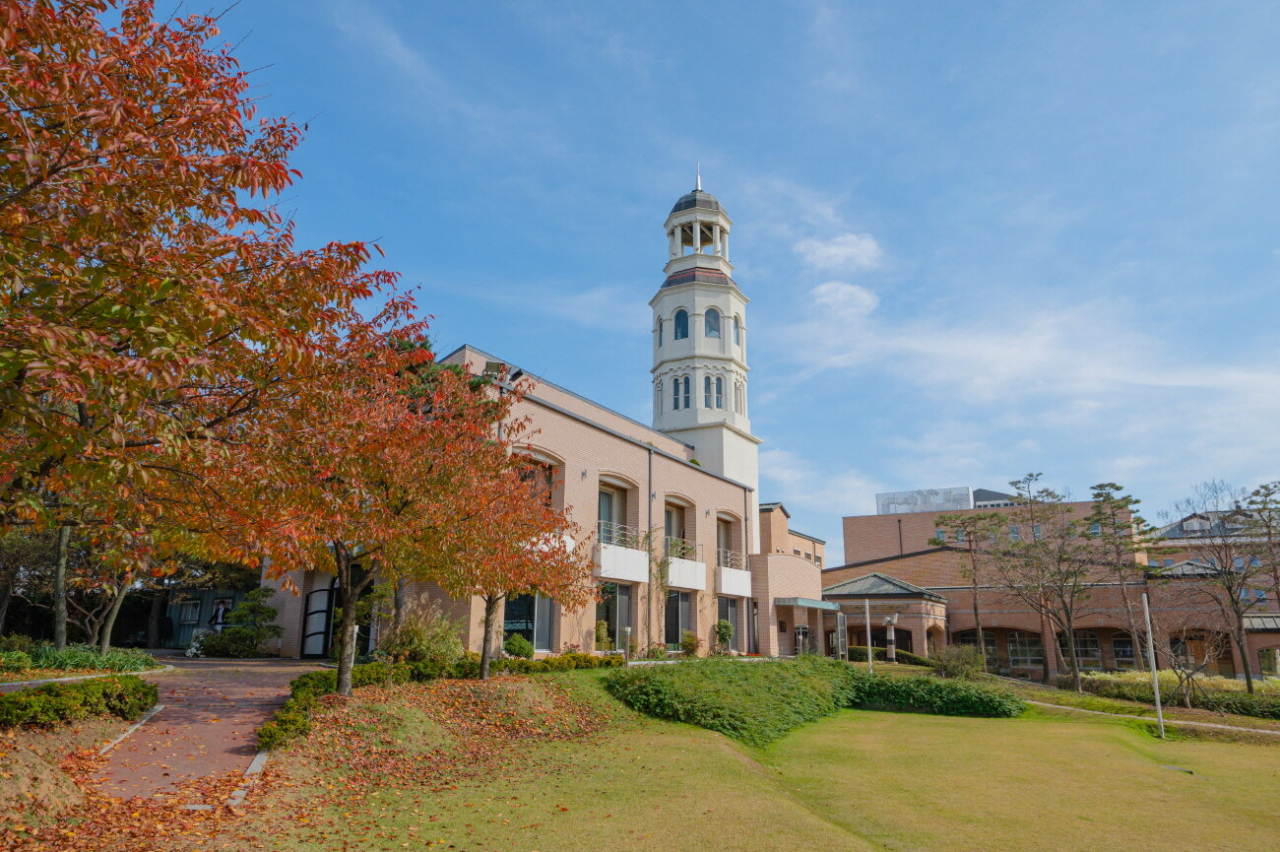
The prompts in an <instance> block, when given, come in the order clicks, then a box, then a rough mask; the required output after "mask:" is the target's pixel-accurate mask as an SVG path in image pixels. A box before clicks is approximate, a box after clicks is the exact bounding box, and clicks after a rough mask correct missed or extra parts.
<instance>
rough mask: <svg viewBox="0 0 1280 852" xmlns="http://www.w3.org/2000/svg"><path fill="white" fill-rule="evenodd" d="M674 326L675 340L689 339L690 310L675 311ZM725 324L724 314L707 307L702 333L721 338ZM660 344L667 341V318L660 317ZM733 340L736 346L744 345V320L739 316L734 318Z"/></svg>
mask: <svg viewBox="0 0 1280 852" xmlns="http://www.w3.org/2000/svg"><path fill="white" fill-rule="evenodd" d="M671 322H672V325H674V328H673V329H672V332H671V337H672V339H673V340H687V339H688V337H689V312H688V311H686V310H685V309H684V308H681V309H680V310H678V311H676V312H675V315H674V316H673V317H672V318H671ZM723 325H724V317H723V315H722V314H721V313H720V312H719V311H718V310H716V309H715V308H707V312H706V313H705V314H703V316H702V334H703V336H704V337H711V338H716V339H719V338H720V337H722V336H723V332H722V326H723ZM657 331H658V345H659V346H662V345H663V344H664V343H665V342H666V320H664V319H662V318H659V319H658V329H657ZM733 342H734V345H736V346H741V345H742V320H741V319H740V318H739V317H736V316H735V317H734V318H733Z"/></svg>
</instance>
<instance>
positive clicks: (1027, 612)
mask: <svg viewBox="0 0 1280 852" xmlns="http://www.w3.org/2000/svg"><path fill="white" fill-rule="evenodd" d="M944 491H945V492H956V491H967V489H933V490H931V491H929V492H917V493H919V494H922V495H931V496H925V497H921V498H919V499H915V500H907V499H905V498H902V496H901V495H895V496H897V497H899V499H898V500H897V501H896V502H890V504H889V505H892V506H895V507H903V506H907V507H910V508H909V510H903V509H902V508H898V509H896V510H895V511H893V513H890V514H876V515H863V516H854V517H846V518H844V519H843V532H844V546H845V554H846V558H847V560H848V561H847V563H846V564H844V565H840V566H834V567H829V568H827V569H825V570H824V571H823V577H822V585H823V589H824V592H823V595H824V598H825V599H829V600H834V599H837V598H840V599H844V600H848V598H849V593H850V591H851V589H852V588H853V586H854V585H856V582H857V581H858V580H860V579H862V580H863V581H864V582H865V578H868V577H882V578H884V579H886V580H888V581H891V582H895V583H899V584H901V585H902V586H904V587H911V588H915V589H917V590H918V592H919V593H923V592H928V593H930V594H932V595H936V596H938V597H939V598H941V599H942V600H943V601H945V604H944V606H945V619H944V620H945V628H944V632H945V641H948V642H969V643H976V629H975V628H976V621H975V618H974V614H973V608H974V606H973V605H974V591H973V588H972V584H971V581H970V579H969V577H968V576H967V574H966V566H967V550H966V545H965V544H964V543H963V542H957V541H955V540H954V536H952V537H950V538H949V539H948V538H946V537H945V535H944V534H943V531H942V530H940V529H939V527H938V518H939V517H940V516H941V515H974V514H979V513H996V514H1003V515H1011V513H1013V512H1015V511H1016V506H1015V505H1013V499H1014V498H1012V497H1011V496H1010V495H1002V494H1000V493H999V492H992V491H985V490H983V489H976V490H974V491H973V492H972V497H971V498H970V499H969V502H968V505H967V506H966V505H965V501H964V500H963V499H961V500H951V501H947V500H945V499H940V498H938V494H939V492H944ZM906 493H907V494H910V493H912V492H906ZM879 496H880V497H884V496H889V495H879ZM947 496H954V495H948V494H943V495H942V497H944V498H945V497H947ZM878 505H881V506H883V505H884V504H883V503H882V502H879V501H878ZM1068 506H1069V508H1070V509H1071V511H1072V516H1073V517H1076V518H1084V517H1085V516H1087V515H1088V514H1089V513H1090V512H1091V511H1092V504H1091V503H1087V502H1076V503H1070V504H1068ZM1015 521H1016V519H1013V518H1011V519H1010V522H1009V523H1008V524H1007V525H1006V526H1005V527H1004V529H1003V530H1002V531H1001V534H1002V535H1004V536H1007V537H1009V538H1013V539H1017V538H1018V537H1024V538H1028V539H1029V538H1030V537H1032V536H1034V535H1035V534H1036V531H1035V530H1028V529H1021V528H1019V525H1018V524H1017V523H1016V522H1015ZM1188 522H1189V523H1190V525H1191V527H1192V528H1193V530H1192V531H1191V532H1188V531H1187V530H1186V529H1185V528H1184V525H1185V524H1186V523H1188ZM1215 523H1217V522H1216V521H1215ZM1223 532H1225V530H1223V528H1222V526H1221V524H1220V523H1218V524H1217V525H1216V526H1215V525H1213V524H1206V523H1205V522H1204V521H1203V519H1199V518H1195V517H1192V518H1188V519H1183V520H1182V521H1179V522H1176V523H1174V524H1170V525H1169V526H1167V527H1165V528H1163V529H1161V530H1159V531H1157V533H1156V536H1157V538H1158V539H1160V541H1161V545H1162V546H1161V547H1160V548H1159V549H1158V551H1157V550H1153V551H1152V553H1151V554H1143V553H1138V554H1135V556H1134V565H1135V567H1141V566H1143V565H1150V566H1152V567H1153V568H1155V567H1159V568H1160V569H1161V570H1160V575H1159V576H1157V575H1155V574H1148V573H1147V572H1141V571H1134V572H1133V574H1132V579H1130V580H1129V581H1128V582H1124V583H1121V582H1118V581H1117V578H1116V577H1115V576H1114V575H1110V574H1107V573H1105V572H1100V573H1099V575H1098V576H1097V578H1096V582H1095V583H1094V584H1093V585H1092V588H1091V590H1090V598H1089V601H1088V603H1087V605H1086V606H1085V607H1084V608H1083V609H1084V612H1083V613H1082V615H1081V617H1080V619H1079V623H1078V626H1077V630H1076V644H1077V647H1078V649H1079V650H1080V652H1081V663H1082V666H1083V667H1084V668H1086V669H1126V668H1132V667H1133V666H1134V660H1135V655H1136V654H1139V653H1141V652H1142V651H1141V649H1140V648H1138V647H1136V646H1135V642H1134V636H1135V633H1136V630H1135V627H1140V624H1141V622H1140V621H1139V620H1138V619H1140V617H1141V615H1140V614H1141V604H1140V601H1141V595H1142V593H1143V592H1146V593H1147V594H1148V595H1149V596H1150V600H1151V605H1152V608H1153V611H1154V612H1155V622H1156V626H1155V629H1156V633H1157V635H1162V631H1163V634H1164V635H1165V636H1166V637H1167V638H1165V640H1164V641H1162V642H1161V644H1162V645H1166V646H1173V647H1185V652H1186V653H1189V654H1193V655H1196V656H1197V657H1199V658H1202V657H1203V655H1204V653H1205V652H1206V649H1207V648H1208V647H1209V646H1211V645H1213V646H1217V645H1218V644H1220V643H1217V642H1209V641H1206V640H1207V639H1208V638H1210V637H1212V636H1219V637H1220V636H1222V635H1223V634H1224V631H1226V630H1227V629H1228V625H1227V622H1226V620H1225V619H1224V618H1223V615H1222V613H1221V610H1220V609H1219V607H1218V606H1217V604H1215V603H1214V602H1213V601H1212V600H1210V599H1209V598H1208V597H1207V596H1206V595H1205V593H1204V592H1205V586H1204V585H1203V584H1202V583H1201V582H1199V581H1200V579H1201V578H1202V577H1203V574H1202V573H1201V569H1203V567H1205V566H1200V568H1199V569H1198V568H1197V565H1196V564H1195V563H1194V562H1193V561H1192V560H1193V557H1194V554H1195V553H1197V552H1198V551H1199V550H1203V548H1202V547H1200V548H1198V547H1197V545H1198V544H1202V543H1203V538H1201V539H1199V541H1197V540H1196V535H1197V534H1207V535H1212V534H1220V533H1223ZM938 540H945V541H946V543H945V544H938V543H936V541H938ZM1168 554H1173V556H1172V557H1170V556H1169V555H1168ZM1165 560H1169V561H1168V565H1167V566H1166V564H1165ZM881 585H883V584H881ZM1268 586H1269V584H1268V583H1259V585H1258V588H1256V589H1250V590H1249V593H1250V595H1251V596H1256V597H1255V598H1254V599H1253V609H1252V610H1251V613H1250V615H1249V616H1248V617H1247V624H1248V627H1249V631H1248V642H1247V645H1246V654H1245V655H1244V656H1243V657H1242V655H1241V654H1240V653H1239V651H1238V650H1237V649H1235V648H1234V647H1231V648H1230V649H1228V650H1225V651H1223V652H1222V653H1221V655H1220V656H1219V658H1218V659H1217V660H1216V663H1215V665H1216V668H1217V669H1218V671H1219V672H1220V673H1222V674H1223V675H1226V676H1242V675H1243V671H1244V667H1245V665H1248V666H1249V667H1250V669H1251V671H1252V672H1253V673H1254V674H1255V675H1256V674H1263V673H1269V674H1274V673H1275V654H1276V649H1277V648H1280V614H1277V607H1276V601H1275V597H1276V596H1275V593H1274V591H1271V592H1268V588H1267V587H1268ZM917 597H919V598H923V596H922V595H919V594H918V595H917ZM977 597H978V611H979V614H980V617H981V619H982V626H983V633H984V641H985V643H986V645H987V648H986V650H987V655H988V657H990V658H991V659H993V660H995V661H996V662H997V664H998V665H999V667H1000V668H1001V669H1003V670H1005V671H1007V672H1009V673H1011V674H1014V675H1019V676H1028V677H1033V676H1039V675H1040V674H1041V673H1043V672H1044V671H1045V670H1046V669H1047V670H1048V671H1049V672H1050V673H1051V674H1054V673H1057V672H1059V671H1063V670H1065V664H1064V662H1063V655H1062V652H1061V645H1062V644H1064V642H1063V640H1064V637H1062V636H1060V635H1059V634H1058V633H1057V632H1056V631H1055V630H1054V629H1052V627H1051V625H1050V624H1049V623H1048V622H1047V620H1046V619H1044V618H1042V617H1041V616H1040V615H1039V614H1038V613H1036V612H1035V611H1034V610H1032V609H1031V608H1030V607H1028V606H1027V605H1026V604H1025V603H1023V602H1021V601H1019V600H1017V599H1016V598H1015V597H1013V596H1012V595H1010V594H1009V593H1007V592H1005V591H1002V590H1001V589H1000V588H999V587H997V586H996V585H993V584H992V583H991V582H989V581H987V582H980V583H979V588H978V592H977ZM905 600H906V599H903V600H902V601H898V602H896V603H895V604H894V605H893V606H890V607H888V608H887V609H885V608H884V607H882V609H884V613H885V614H888V613H890V612H904V613H905V612H916V613H917V614H918V611H919V610H920V609H921V607H919V606H916V607H914V609H912V607H909V606H907V604H906V603H905ZM883 621H884V615H883V614H882V615H879V616H877V615H876V614H875V613H874V612H873V616H872V622H873V627H874V630H873V640H874V641H875V642H876V643H877V644H883V643H884V641H885V637H884V627H883ZM864 625H865V621H864V620H863V619H862V618H861V616H860V615H859V614H858V613H857V612H856V607H854V608H853V609H852V610H851V611H850V614H849V625H848V630H849V631H850V634H851V640H850V641H852V639H853V638H854V637H855V636H861V635H862V631H863V630H864ZM828 626H829V625H828ZM901 632H902V631H901V629H900V630H899V633H901ZM1175 634H1176V635H1175ZM941 639H942V637H940V636H938V635H937V634H936V633H933V634H930V633H929V632H928V627H927V626H925V625H924V622H923V621H921V622H920V626H918V627H917V628H916V629H915V630H908V639H907V642H908V643H914V647H916V648H921V647H924V648H932V647H934V646H935V645H936V644H937V643H938V642H939V641H941ZM922 640H923V641H924V644H921V641H922ZM1180 643H1181V644H1180ZM859 644H861V643H859ZM898 646H899V647H900V648H904V649H906V648H907V645H905V644H904V643H903V642H902V641H901V640H900V641H899V643H898ZM1161 665H1167V661H1162V662H1161Z"/></svg>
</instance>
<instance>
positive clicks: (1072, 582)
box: [993, 473, 1095, 691]
mask: <svg viewBox="0 0 1280 852" xmlns="http://www.w3.org/2000/svg"><path fill="white" fill-rule="evenodd" d="M1039 478H1040V474H1038V473H1033V474H1028V475H1027V476H1025V477H1023V478H1022V479H1020V480H1017V481H1015V482H1011V483H1010V485H1012V486H1013V487H1014V488H1015V489H1016V491H1017V494H1018V506H1017V509H1016V510H1015V511H1014V512H1013V513H1012V515H1011V520H1013V521H1015V522H1016V523H1017V524H1018V527H1019V536H1018V540H1017V541H1013V540H1011V541H1008V542H1004V543H1002V544H1001V546H1000V549H999V553H998V556H997V558H996V559H995V560H994V563H993V564H994V566H995V576H996V578H997V581H998V583H999V585H1000V587H1001V588H1002V589H1003V590H1004V591H1005V592H1006V593H1007V594H1008V595H1010V596H1011V597H1013V598H1014V599H1016V600H1018V601H1020V602H1021V603H1023V604H1024V605H1026V606H1027V607H1029V608H1030V609H1032V610H1034V611H1035V612H1036V613H1039V614H1040V615H1041V616H1042V617H1043V618H1045V619H1047V620H1048V621H1049V623H1050V624H1051V625H1052V626H1053V627H1054V628H1055V629H1057V630H1059V631H1061V632H1062V634H1063V639H1064V644H1065V648H1064V649H1063V650H1065V651H1066V654H1065V655H1064V656H1065V657H1066V662H1067V665H1068V667H1069V668H1070V670H1071V680H1072V685H1073V686H1074V688H1075V689H1076V691H1080V688H1081V684H1080V660H1079V655H1078V653H1077V650H1076V637H1075V626H1076V622H1077V620H1078V619H1079V617H1080V615H1081V614H1082V613H1083V612H1084V611H1085V608H1086V607H1087V605H1088V601H1089V598H1090V596H1091V593H1092V588H1091V587H1092V581H1093V575H1094V574H1095V568H1094V565H1093V562H1092V560H1091V558H1090V553H1089V551H1088V547H1089V546H1088V543H1087V539H1086V538H1085V537H1084V536H1083V535H1082V532H1083V530H1082V529H1081V526H1082V524H1081V521H1080V520H1079V519H1076V518H1073V517H1072V510H1071V507H1070V506H1067V505H1066V501H1065V500H1064V498H1063V497H1062V495H1060V494H1058V493H1057V492H1055V491H1053V490H1051V489H1048V488H1037V487H1036V483H1037V481H1038V480H1039ZM1048 652H1049V649H1048V648H1046V649H1045V665H1046V668H1047V666H1048Z"/></svg>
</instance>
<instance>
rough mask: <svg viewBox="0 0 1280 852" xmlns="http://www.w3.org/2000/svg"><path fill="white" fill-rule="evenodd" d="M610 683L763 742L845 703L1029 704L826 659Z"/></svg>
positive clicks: (632, 696)
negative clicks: (873, 672) (870, 671)
mask: <svg viewBox="0 0 1280 852" xmlns="http://www.w3.org/2000/svg"><path fill="white" fill-rule="evenodd" d="M605 687H606V688H607V689H608V690H609V692H610V693H611V694H612V695H613V696H614V697H616V698H618V699H619V700H621V701H622V702H623V703H624V704H627V705H628V706H630V707H631V708H632V709H634V710H638V711H640V712H642V713H646V714H648V715H650V716H654V717H657V718H659V719H668V720H671V721H676V722H687V723H690V724H694V725H699V726H701V727H704V728H708V729H710V730H713V731H719V732H720V733H722V734H725V735H726V736H730V737H733V738H734V739H738V740H741V741H742V742H745V743H747V744H748V745H756V746H763V745H767V744H768V743H770V742H773V741H774V740H776V739H778V738H780V737H782V736H783V735H784V734H786V733H787V732H788V731H790V730H792V729H793V728H795V727H797V726H799V725H801V724H804V723H805V722H812V721H815V720H817V719H820V718H822V717H824V716H830V715H832V714H834V713H836V712H837V711H838V710H840V709H843V708H856V709H867V710H896V711H912V712H921V713H933V714H936V715H945V716H985V717H993V718H1008V717H1013V716H1017V715H1019V714H1021V713H1022V711H1023V710H1024V709H1025V706H1026V705H1025V704H1023V702H1022V701H1020V700H1018V699H1017V698H1016V697H1014V696H1013V695H1012V694H1010V693H1008V692H1005V691H1003V690H998V689H992V688H990V687H988V686H984V685H981V684H977V683H971V682H966V681H957V680H941V679H937V678H933V677H929V676H920V677H894V676H889V675H873V674H869V673H867V672H865V671H861V670H859V669H856V668H854V667H853V666H849V665H846V664H844V663H841V662H837V661H835V660H830V659H825V658H821V657H811V658H800V659H796V660H787V661H768V662H762V663H760V664H757V665H752V666H743V665H736V664H734V663H732V662H728V661H723V660H699V661H695V662H687V663H680V664H676V665H671V666H653V667H648V668H643V669H639V668H631V669H626V670H625V671H619V672H614V673H611V674H610V675H609V676H608V678H607V679H606V680H605Z"/></svg>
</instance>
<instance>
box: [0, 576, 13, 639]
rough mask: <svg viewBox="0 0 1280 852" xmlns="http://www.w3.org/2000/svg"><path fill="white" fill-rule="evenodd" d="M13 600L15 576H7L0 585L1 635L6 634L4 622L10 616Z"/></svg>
mask: <svg viewBox="0 0 1280 852" xmlns="http://www.w3.org/2000/svg"><path fill="white" fill-rule="evenodd" d="M11 600H13V577H12V576H10V577H7V578H6V579H5V581H4V585H3V586H0V636H3V635H4V623H5V621H6V620H7V619H8V617H9V602H10V601H11Z"/></svg>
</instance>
